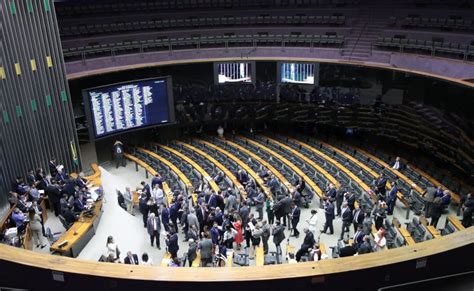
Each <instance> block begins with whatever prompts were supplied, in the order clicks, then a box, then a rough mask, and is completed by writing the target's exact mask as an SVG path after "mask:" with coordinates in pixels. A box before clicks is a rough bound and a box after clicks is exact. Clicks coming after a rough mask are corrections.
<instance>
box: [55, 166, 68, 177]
mask: <svg viewBox="0 0 474 291" xmlns="http://www.w3.org/2000/svg"><path fill="white" fill-rule="evenodd" d="M57 169H58V171H57V173H56V175H55V176H54V178H55V179H56V181H65V180H66V179H67V178H68V175H67V174H66V173H65V171H64V166H63V165H59V166H58V167H57ZM51 176H52V175H51Z"/></svg>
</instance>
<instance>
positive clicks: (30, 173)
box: [26, 169, 36, 187]
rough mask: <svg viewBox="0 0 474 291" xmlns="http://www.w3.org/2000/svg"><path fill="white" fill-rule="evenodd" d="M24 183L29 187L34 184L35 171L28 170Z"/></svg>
mask: <svg viewBox="0 0 474 291" xmlns="http://www.w3.org/2000/svg"><path fill="white" fill-rule="evenodd" d="M26 183H27V185H28V186H30V187H31V186H33V185H36V177H35V172H34V171H33V170H32V169H29V170H28V174H27V175H26Z"/></svg>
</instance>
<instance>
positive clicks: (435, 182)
mask: <svg viewBox="0 0 474 291" xmlns="http://www.w3.org/2000/svg"><path fill="white" fill-rule="evenodd" d="M409 167H410V168H412V169H413V170H414V171H415V172H417V173H419V174H420V175H421V176H423V177H424V178H425V179H426V180H428V181H429V182H430V183H431V184H433V186H435V187H436V186H438V185H440V186H441V187H442V188H444V189H448V187H446V186H444V185H443V184H441V182H439V181H438V180H436V179H435V178H433V177H431V176H430V175H429V174H428V173H426V172H425V171H423V170H421V169H420V168H417V167H415V166H414V165H412V164H410V165H409ZM451 194H452V195H451V198H452V199H453V201H454V202H456V203H457V204H459V203H461V196H460V195H459V194H457V193H454V192H453V191H451Z"/></svg>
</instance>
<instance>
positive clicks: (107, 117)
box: [86, 78, 171, 138]
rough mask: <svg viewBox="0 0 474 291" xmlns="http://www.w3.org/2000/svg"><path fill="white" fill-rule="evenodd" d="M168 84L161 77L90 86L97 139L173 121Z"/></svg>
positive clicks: (89, 94) (165, 79)
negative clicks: (96, 86)
mask: <svg viewBox="0 0 474 291" xmlns="http://www.w3.org/2000/svg"><path fill="white" fill-rule="evenodd" d="M168 85H170V84H168V79H167V78H160V79H152V80H143V81H134V82H130V83H123V84H115V85H109V86H104V87H98V88H92V89H88V90H87V91H86V94H87V97H88V100H89V107H90V112H91V121H92V127H93V133H94V136H95V138H100V137H104V136H107V135H110V134H114V133H118V132H122V131H126V130H129V129H137V128H141V127H147V126H153V125H159V124H166V123H169V122H171V120H170V119H171V116H170V106H169V102H170V96H168V95H169V91H170V90H169V88H168Z"/></svg>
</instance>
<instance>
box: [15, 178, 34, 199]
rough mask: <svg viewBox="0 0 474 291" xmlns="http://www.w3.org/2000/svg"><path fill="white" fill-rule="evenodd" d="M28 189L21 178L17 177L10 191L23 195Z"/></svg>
mask: <svg viewBox="0 0 474 291" xmlns="http://www.w3.org/2000/svg"><path fill="white" fill-rule="evenodd" d="M29 189H30V187H28V186H27V185H26V184H25V182H24V181H23V178H22V177H21V176H17V177H16V179H15V181H14V182H13V185H12V191H13V192H16V193H18V195H20V196H22V195H25V194H26V193H27V192H28V190H29Z"/></svg>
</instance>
